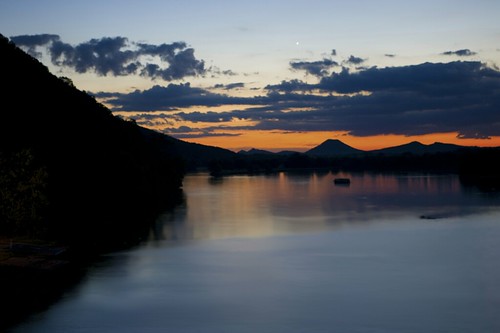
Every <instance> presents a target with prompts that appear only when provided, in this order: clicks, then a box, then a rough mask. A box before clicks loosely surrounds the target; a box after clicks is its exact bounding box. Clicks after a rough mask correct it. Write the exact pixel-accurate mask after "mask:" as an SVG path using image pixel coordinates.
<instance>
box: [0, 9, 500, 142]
mask: <svg viewBox="0 0 500 333" xmlns="http://www.w3.org/2000/svg"><path fill="white" fill-rule="evenodd" d="M499 18H500V1H497V0H476V1H465V0H453V1H451V0H447V1H445V0H433V1H429V0H421V1H388V0H379V1H363V0H360V1H337V0H332V1H316V0H310V1H293V0H288V1H273V0H266V1H261V0H258V1H234V0H233V1H225V0H224V1H216V0H214V1H206V0H196V1H194V0H175V1H174V0H172V1H160V0H156V1H153V0H144V1H102V0H101V1H96V0H88V1H80V2H73V1H62V0H58V1H54V0H47V1H38V0H37V1H35V0H23V1H7V0H0V33H1V34H3V35H4V36H6V37H8V38H10V39H11V40H12V41H13V42H14V43H16V44H17V45H18V46H19V47H21V48H22V49H24V50H26V51H27V52H28V53H30V54H32V55H33V56H36V57H37V58H38V59H39V60H40V61H42V63H44V64H45V65H46V66H47V67H48V68H49V69H50V71H51V72H52V73H54V74H55V75H57V76H66V77H69V78H71V79H72V80H73V82H74V84H75V86H76V87H77V88H79V89H81V90H85V91H87V92H88V93H89V94H91V95H93V96H95V97H96V99H97V100H99V101H101V102H102V103H103V104H105V105H106V106H108V107H109V108H110V109H111V110H112V111H113V112H114V113H115V114H116V115H119V116H122V117H126V118H133V119H135V120H136V121H137V123H138V124H140V125H142V126H145V127H148V128H153V129H156V130H158V131H160V132H162V133H165V134H168V135H172V136H174V137H177V138H180V139H183V140H187V141H191V142H198V143H202V144H208V145H215V146H220V147H224V148H228V149H232V150H235V151H238V150H240V149H249V148H259V149H267V150H273V151H279V150H298V151H304V150H307V149H310V148H312V147H314V146H316V145H318V144H320V143H321V142H323V141H324V140H326V139H329V138H330V139H340V140H342V141H343V142H345V143H347V144H349V145H351V146H353V147H355V148H358V149H365V150H370V149H376V148H382V147H387V146H393V145H398V144H403V143H407V142H410V141H415V140H418V141H420V142H422V143H433V142H435V141H440V142H447V143H456V144H461V145H477V146H500V68H499V67H500V19H499ZM68 112H70V110H68ZM68 126H71V124H68Z"/></svg>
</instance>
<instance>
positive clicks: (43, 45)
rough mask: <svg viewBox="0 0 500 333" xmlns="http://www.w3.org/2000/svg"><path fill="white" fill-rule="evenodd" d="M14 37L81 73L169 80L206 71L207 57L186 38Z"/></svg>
mask: <svg viewBox="0 0 500 333" xmlns="http://www.w3.org/2000/svg"><path fill="white" fill-rule="evenodd" d="M11 40H12V41H13V42H14V43H15V44H16V45H18V46H19V47H21V48H26V49H27V51H28V52H29V53H30V54H32V55H35V56H37V57H40V55H41V52H38V51H36V50H37V49H44V50H45V51H46V52H47V53H48V55H49V56H50V59H51V62H52V63H53V64H54V65H56V66H64V67H68V68H72V69H74V70H75V71H76V72H78V73H87V72H95V73H96V74H98V75H101V76H106V75H112V76H122V75H142V76H145V77H149V78H152V79H155V78H161V79H163V80H165V81H172V80H178V79H183V78H185V77H189V76H197V75H203V74H205V73H206V69H205V63H204V61H203V60H199V59H197V58H196V57H195V55H194V49H193V48H190V47H188V46H187V45H186V43H185V42H174V43H172V44H160V45H153V44H145V43H135V42H130V41H129V40H128V39H127V38H126V37H103V38H100V39H91V40H89V41H87V42H84V43H80V44H78V45H76V46H73V45H71V44H68V43H64V42H62V41H61V39H60V37H59V36H58V35H48V34H44V35H21V36H14V37H11Z"/></svg>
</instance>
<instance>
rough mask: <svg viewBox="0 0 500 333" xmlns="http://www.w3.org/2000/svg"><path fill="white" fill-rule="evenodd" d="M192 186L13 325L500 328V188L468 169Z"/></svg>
mask: <svg viewBox="0 0 500 333" xmlns="http://www.w3.org/2000/svg"><path fill="white" fill-rule="evenodd" d="M335 177H349V178H350V179H351V184H350V186H349V187H338V186H334V184H333V179H334V178H335ZM184 192H185V195H186V200H185V203H184V205H182V206H179V207H178V208H177V209H176V210H174V211H172V212H169V213H165V214H164V215H163V216H162V217H161V218H160V219H159V220H158V221H157V223H156V225H155V228H153V230H152V231H151V237H150V238H151V241H150V242H148V243H147V244H144V246H141V247H139V248H135V249H133V250H131V251H127V252H121V253H116V254H113V255H110V256H109V257H108V259H109V260H107V261H106V262H105V264H103V265H102V266H100V267H97V268H96V269H95V270H93V271H91V272H90V273H89V275H88V278H87V280H86V281H85V283H84V284H82V285H81V286H80V287H79V288H78V289H77V290H75V291H73V292H72V293H69V294H67V295H66V296H65V297H64V299H63V300H62V301H61V302H60V303H58V304H57V305H55V306H54V307H53V308H52V309H51V310H50V311H48V312H46V313H44V314H41V315H40V316H38V317H37V318H35V319H34V320H33V321H31V322H27V323H26V324H24V325H21V326H20V327H18V328H16V329H15V330H13V332H15V333H34V332H51V333H57V332H64V333H76V332H78V333H83V332H89V333H90V332H92V333H115V332H116V333H118V332H119V333H124V332H125V333H127V332H131V333H132V332H149V333H160V332H175V333H198V332H204V333H221V332H228V333H229V332H231V333H254V332H259V333H299V332H332V331H333V332H343V333H365V332H384V333H401V332H426V333H439V332H482V333H496V332H499V331H500V319H499V317H498V313H500V284H499V282H498V281H500V266H499V265H498V262H499V261H500V250H499V248H498V244H499V241H500V223H499V222H498V221H499V216H500V200H499V198H498V197H494V196H483V195H481V194H480V193H477V192H473V191H470V190H467V191H464V190H463V188H462V186H461V185H460V182H459V180H458V179H457V177H455V176H431V175H424V176H420V175H409V176H408V175H380V174H367V175H362V174H340V175H338V174H337V175H334V174H330V173H327V174H315V173H310V174H285V173H281V174H278V175H274V176H254V177H248V176H234V177H227V178H223V179H222V180H215V181H214V180H213V179H211V178H210V177H209V176H208V175H203V174H201V175H190V176H188V177H186V179H185V182H184ZM424 214H427V215H430V214H443V215H442V216H439V217H442V218H440V219H436V220H427V219H421V218H420V216H421V215H424ZM466 214H469V215H466ZM193 240H194V241H193ZM201 240H202V241H201Z"/></svg>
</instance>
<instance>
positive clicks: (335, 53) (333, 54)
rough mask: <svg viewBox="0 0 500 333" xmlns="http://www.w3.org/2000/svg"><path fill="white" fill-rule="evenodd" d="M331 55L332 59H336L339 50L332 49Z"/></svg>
mask: <svg viewBox="0 0 500 333" xmlns="http://www.w3.org/2000/svg"><path fill="white" fill-rule="evenodd" d="M331 55H332V57H335V56H336V55H337V50H336V49H332V53H331Z"/></svg>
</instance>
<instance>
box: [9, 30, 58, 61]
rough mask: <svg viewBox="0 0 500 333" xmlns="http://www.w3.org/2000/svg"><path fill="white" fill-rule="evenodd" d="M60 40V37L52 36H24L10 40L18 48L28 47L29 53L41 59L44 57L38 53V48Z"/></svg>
mask: <svg viewBox="0 0 500 333" xmlns="http://www.w3.org/2000/svg"><path fill="white" fill-rule="evenodd" d="M59 39H60V38H59V36H58V35H51V34H39V35H22V36H15V37H11V38H10V40H11V41H12V42H13V43H14V44H16V45H17V46H25V47H27V49H26V51H27V53H28V54H30V55H31V56H33V57H35V58H39V57H41V56H42V54H41V53H40V52H37V51H36V48H37V47H39V46H44V45H47V44H49V43H52V42H56V41H59Z"/></svg>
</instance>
